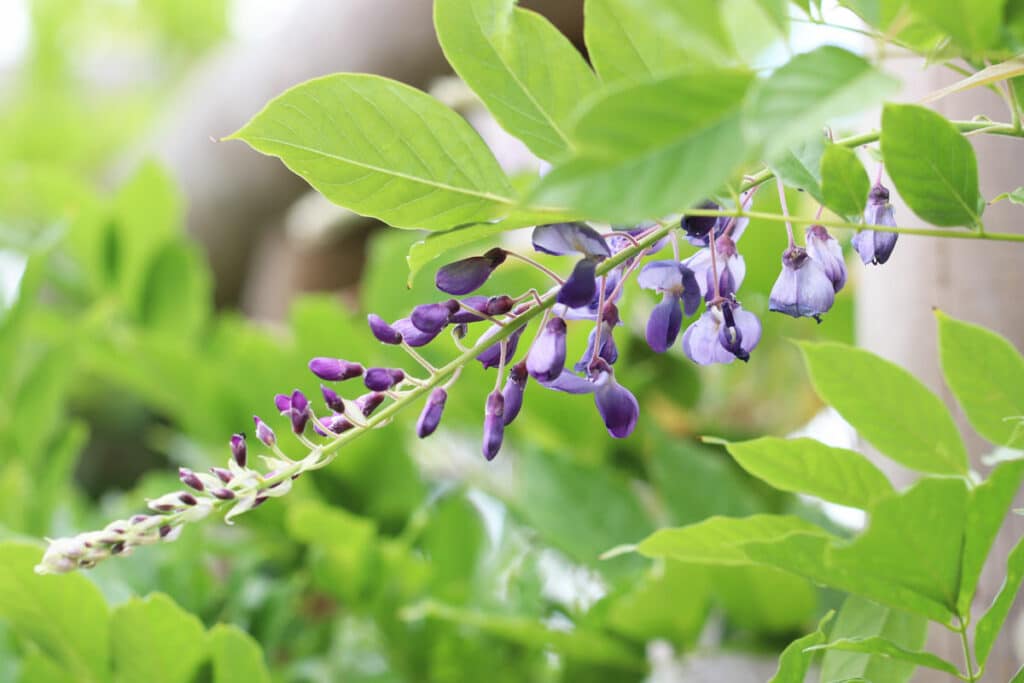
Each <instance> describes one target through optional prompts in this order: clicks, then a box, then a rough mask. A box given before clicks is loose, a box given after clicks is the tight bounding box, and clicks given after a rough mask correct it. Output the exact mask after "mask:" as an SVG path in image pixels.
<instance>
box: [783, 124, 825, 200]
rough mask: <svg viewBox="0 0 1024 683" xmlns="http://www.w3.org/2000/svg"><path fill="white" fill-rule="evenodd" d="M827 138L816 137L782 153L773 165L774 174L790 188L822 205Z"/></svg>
mask: <svg viewBox="0 0 1024 683" xmlns="http://www.w3.org/2000/svg"><path fill="white" fill-rule="evenodd" d="M825 144H826V140H825V136H824V135H816V136H814V137H812V138H810V139H808V140H806V141H804V142H801V143H798V144H796V145H793V146H792V147H790V148H789V149H787V150H785V151H784V152H781V153H780V154H779V155H777V156H776V158H775V160H774V161H773V162H772V163H771V165H770V168H771V171H772V173H774V174H775V175H776V176H778V177H779V178H781V179H782V182H783V183H785V184H786V185H787V186H789V187H793V188H796V189H798V190H803V191H805V192H806V193H807V194H809V195H811V196H812V197H814V199H815V200H816V201H818V202H820V203H822V204H824V203H825V195H824V194H822V191H821V157H822V155H823V154H824V153H825Z"/></svg>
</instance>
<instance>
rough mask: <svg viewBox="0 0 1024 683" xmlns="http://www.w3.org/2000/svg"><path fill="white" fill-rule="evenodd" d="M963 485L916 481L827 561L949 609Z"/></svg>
mask: <svg viewBox="0 0 1024 683" xmlns="http://www.w3.org/2000/svg"><path fill="white" fill-rule="evenodd" d="M966 515H967V486H966V484H965V483H964V482H963V481H962V480H960V479H939V478H926V479H921V480H920V481H918V482H917V483H916V484H914V485H913V486H912V487H911V488H910V489H908V490H907V491H906V492H904V493H902V494H901V495H899V496H894V497H891V498H887V499H885V500H882V501H881V502H879V503H878V505H877V506H875V508H874V510H873V511H872V513H871V522H870V523H869V525H868V528H867V530H866V531H865V532H864V533H863V534H861V535H860V536H859V537H858V538H857V539H856V540H854V541H853V542H852V543H850V544H849V545H846V546H843V547H838V548H835V549H833V550H832V554H831V557H830V561H831V562H833V563H835V564H836V565H838V566H841V567H843V568H844V569H847V570H849V571H851V572H861V573H864V574H866V575H870V576H872V577H876V578H879V579H882V580H885V581H887V582H890V583H892V584H893V585H897V586H903V587H906V588H908V589H910V590H912V591H914V592H915V593H918V594H920V595H923V596H925V597H928V598H930V599H932V600H934V601H936V602H938V603H940V604H942V605H944V606H946V607H947V608H948V609H950V610H955V609H956V603H957V596H958V594H959V590H960V566H961V557H962V556H961V553H962V551H963V543H964V527H965V524H966V522H965V518H966Z"/></svg>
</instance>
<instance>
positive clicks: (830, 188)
mask: <svg viewBox="0 0 1024 683" xmlns="http://www.w3.org/2000/svg"><path fill="white" fill-rule="evenodd" d="M870 189H871V182H870V181H869V180H868V174H867V173H866V172H865V171H864V165H863V164H861V163H860V160H859V159H858V158H857V155H856V153H854V152H853V150H851V149H848V148H846V147H841V146H839V145H829V146H828V147H826V148H825V152H824V154H823V155H822V157H821V193H822V196H823V197H824V199H825V206H827V207H828V208H830V209H832V210H833V211H835V212H836V213H837V214H839V215H840V216H848V217H857V216H860V215H861V214H862V213H863V212H864V204H865V203H866V202H867V199H868V192H869V191H870Z"/></svg>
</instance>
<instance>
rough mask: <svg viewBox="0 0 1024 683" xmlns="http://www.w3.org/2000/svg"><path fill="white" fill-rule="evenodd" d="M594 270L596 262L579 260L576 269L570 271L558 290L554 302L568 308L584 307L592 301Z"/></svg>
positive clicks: (594, 282) (594, 279)
mask: <svg viewBox="0 0 1024 683" xmlns="http://www.w3.org/2000/svg"><path fill="white" fill-rule="evenodd" d="M596 270H597V262H596V261H593V260H592V259H590V258H583V259H580V260H579V261H578V262H577V263H576V267H575V268H573V269H572V274H571V275H570V276H569V279H568V280H566V281H565V282H564V283H563V284H562V288H561V289H560V290H558V298H557V299H556V301H558V303H560V304H562V305H564V306H568V307H569V308H579V307H581V306H586V305H587V304H589V303H590V302H591V301H593V299H594V295H595V294H596V293H597V280H596V278H595V271H596Z"/></svg>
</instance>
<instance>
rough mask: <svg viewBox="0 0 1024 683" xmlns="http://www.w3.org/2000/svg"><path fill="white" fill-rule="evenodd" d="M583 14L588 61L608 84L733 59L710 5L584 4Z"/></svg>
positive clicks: (609, 0) (623, 0) (660, 0)
mask: <svg viewBox="0 0 1024 683" xmlns="http://www.w3.org/2000/svg"><path fill="white" fill-rule="evenodd" d="M583 10H584V15H585V20H584V24H583V35H584V40H585V41H586V44H587V51H588V53H589V55H590V60H591V62H592V63H593V65H594V68H595V69H597V73H598V74H599V75H600V76H601V79H602V80H604V81H605V82H608V83H611V82H614V81H626V80H629V81H637V80H644V79H648V78H651V77H656V76H662V75H664V74H666V73H670V72H673V71H678V70H679V69H682V68H688V67H695V66H705V65H717V64H725V63H730V62H732V61H734V59H735V55H734V54H733V51H732V46H731V43H730V40H729V35H728V32H727V31H726V30H725V26H724V25H723V24H722V17H721V9H720V7H719V4H718V3H715V2H700V1H696V2H695V1H692V0H688V1H686V2H679V1H678V0H586V3H585V4H584V6H583Z"/></svg>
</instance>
